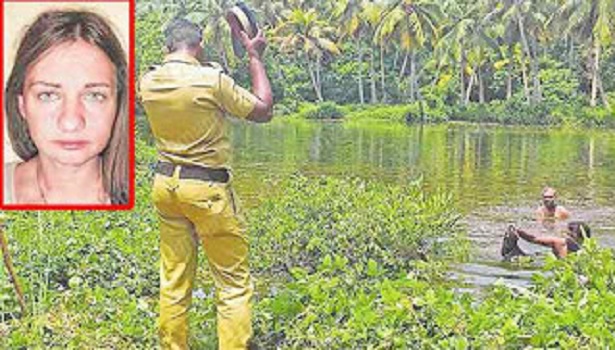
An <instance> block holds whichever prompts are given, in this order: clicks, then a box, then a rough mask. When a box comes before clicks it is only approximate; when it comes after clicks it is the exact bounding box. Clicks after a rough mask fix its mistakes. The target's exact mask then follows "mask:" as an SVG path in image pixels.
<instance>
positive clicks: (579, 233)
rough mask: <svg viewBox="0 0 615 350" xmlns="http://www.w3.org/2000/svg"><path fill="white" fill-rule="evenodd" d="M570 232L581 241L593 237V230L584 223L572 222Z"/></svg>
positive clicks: (569, 227) (569, 225) (569, 226)
mask: <svg viewBox="0 0 615 350" xmlns="http://www.w3.org/2000/svg"><path fill="white" fill-rule="evenodd" d="M568 230H570V232H572V233H574V235H575V236H576V237H577V238H579V239H581V240H582V239H584V238H590V237H591V236H592V234H591V229H590V228H589V225H587V224H586V223H585V222H583V221H571V222H569V223H568Z"/></svg>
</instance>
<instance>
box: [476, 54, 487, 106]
mask: <svg viewBox="0 0 615 350" xmlns="http://www.w3.org/2000/svg"><path fill="white" fill-rule="evenodd" d="M481 70H482V67H481V65H480V64H479V65H478V71H477V76H478V102H480V103H485V84H484V83H485V82H484V81H483V74H482V72H481Z"/></svg>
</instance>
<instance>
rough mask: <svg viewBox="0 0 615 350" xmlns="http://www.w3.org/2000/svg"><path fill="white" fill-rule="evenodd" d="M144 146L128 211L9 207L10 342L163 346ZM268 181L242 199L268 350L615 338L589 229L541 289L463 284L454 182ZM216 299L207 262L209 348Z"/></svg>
mask: <svg viewBox="0 0 615 350" xmlns="http://www.w3.org/2000/svg"><path fill="white" fill-rule="evenodd" d="M137 149H139V150H140V151H139V156H138V157H137V161H138V168H137V175H138V176H137V179H138V181H137V191H138V196H137V198H138V201H137V205H136V208H135V210H134V211H132V212H10V213H7V216H8V225H7V231H8V233H9V236H10V242H11V250H12V251H13V254H14V260H15V265H16V268H17V272H18V274H19V276H20V277H21V281H22V283H23V284H24V286H25V289H26V293H27V297H28V302H27V304H28V315H20V314H19V310H18V308H17V306H16V302H15V299H14V297H13V296H12V293H10V288H9V286H8V283H6V282H2V286H0V287H1V289H0V290H2V292H3V294H2V298H1V299H0V302H1V303H2V304H0V305H2V306H3V307H2V311H1V312H0V333H1V335H2V336H1V337H0V339H1V340H0V347H2V348H10V349H21V348H34V349H37V348H58V347H65V348H101V347H102V348H122V349H132V348H135V349H138V348H154V347H156V344H157V332H156V317H157V312H158V311H157V299H158V257H159V254H158V247H157V246H158V244H157V242H158V239H157V237H158V229H157V222H156V219H155V214H154V211H153V210H152V208H151V207H150V204H149V201H148V198H149V182H150V181H151V177H152V172H151V168H150V167H149V166H148V165H147V164H149V163H151V162H152V161H154V152H153V148H151V147H150V146H147V145H146V144H145V143H144V142H142V141H139V144H138V147H137ZM276 181H278V180H276ZM272 187H273V188H275V189H276V190H275V191H274V192H275V193H271V194H270V195H269V196H266V197H264V198H263V199H262V202H261V203H260V204H259V205H258V207H253V208H248V209H247V210H246V216H247V218H248V220H249V221H248V222H249V226H248V227H249V236H250V240H251V246H252V259H251V261H252V269H253V271H254V275H255V277H256V294H255V300H254V328H255V339H254V341H255V343H256V344H257V345H259V346H260V347H261V348H263V349H271V348H283V349H299V348H318V349H324V348H333V349H341V348H356V347H366V346H367V347H369V346H373V347H393V348H397V347H400V348H407V347H416V346H419V347H423V348H467V347H485V348H493V347H511V348H523V347H527V346H534V347H557V348H568V349H578V348H584V347H585V348H596V347H605V346H609V345H615V338H614V337H613V334H615V328H614V325H615V322H613V321H614V320H615V313H614V312H613V308H612V307H611V305H612V304H613V302H614V301H615V264H614V263H613V253H612V251H611V250H609V249H600V248H597V247H596V246H595V242H593V241H590V242H589V243H588V245H587V247H586V249H584V251H583V252H581V253H579V254H577V255H572V256H570V257H569V258H567V259H565V260H561V261H558V260H555V259H547V263H546V265H545V267H544V271H543V272H542V273H539V274H537V275H536V276H535V278H534V284H533V286H532V287H530V288H527V289H525V288H519V287H513V288H511V287H508V286H504V285H498V284H496V285H494V286H492V287H491V288H489V289H487V290H483V291H482V292H481V293H477V291H474V292H470V293H468V292H467V290H466V292H464V291H463V289H461V288H460V287H463V284H461V285H460V284H459V283H458V282H455V281H451V280H450V279H449V278H448V276H447V274H446V271H447V267H448V264H449V263H450V262H453V261H460V260H463V259H464V257H465V256H467V254H468V253H469V252H470V249H471V248H470V247H469V246H468V243H467V240H466V238H465V234H464V227H463V226H462V225H461V223H460V221H459V218H460V216H459V214H458V212H457V210H456V209H455V205H454V203H453V202H452V200H451V197H450V196H449V195H448V194H446V193H444V192H435V193H431V194H427V193H425V192H424V191H423V189H422V183H421V181H420V180H417V181H415V182H411V183H409V184H407V185H403V186H402V185H392V184H382V183H379V182H374V181H367V180H359V179H344V178H332V177H312V178H306V177H303V176H301V175H295V176H292V177H291V178H289V179H286V180H280V181H279V182H278V183H276V184H275V186H272ZM201 261H202V262H201V264H202V265H205V262H204V260H201ZM3 277H4V276H3ZM3 281H6V280H5V279H3ZM213 296H214V287H213V283H212V281H211V279H210V278H209V277H208V272H207V269H206V268H205V266H202V269H201V270H200V272H199V276H198V280H197V283H196V286H195V291H194V308H193V309H192V312H191V325H192V327H193V328H192V329H193V332H192V334H191V344H192V346H193V347H195V348H198V349H214V348H215V346H216V345H215V344H216V341H215V338H216V335H215V308H214V303H213Z"/></svg>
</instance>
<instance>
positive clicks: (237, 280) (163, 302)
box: [152, 166, 253, 350]
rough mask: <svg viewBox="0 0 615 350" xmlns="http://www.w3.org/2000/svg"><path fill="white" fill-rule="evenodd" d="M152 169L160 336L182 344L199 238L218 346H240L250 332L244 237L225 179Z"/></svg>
mask: <svg viewBox="0 0 615 350" xmlns="http://www.w3.org/2000/svg"><path fill="white" fill-rule="evenodd" d="M179 170H180V166H177V167H176V168H175V170H174V173H173V175H172V176H171V177H168V176H164V175H160V174H156V176H155V178H154V186H153V191H152V198H153V202H154V205H155V207H156V209H157V212H158V217H159V219H160V255H161V267H160V319H159V322H160V340H161V344H162V348H163V349H188V309H189V308H190V303H191V298H192V288H193V285H194V278H195V274H196V268H197V247H198V244H197V243H198V241H200V242H201V244H202V246H203V249H204V251H205V255H206V257H207V260H208V263H209V267H210V270H211V272H212V275H213V279H214V283H215V286H216V308H217V322H218V343H219V349H222V350H226V349H246V348H247V346H248V342H249V339H250V338H251V336H252V325H251V319H250V318H251V315H250V314H251V311H250V299H251V297H252V293H253V285H252V280H251V277H250V271H249V267H248V242H247V239H246V236H245V229H244V224H243V220H242V218H241V216H240V213H239V212H238V208H237V204H236V201H235V196H234V194H233V191H232V189H231V187H230V184H223V183H215V182H208V181H202V180H193V179H180V178H179Z"/></svg>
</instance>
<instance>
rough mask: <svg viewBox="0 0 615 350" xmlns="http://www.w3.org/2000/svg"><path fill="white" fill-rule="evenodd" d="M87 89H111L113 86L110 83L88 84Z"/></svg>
mask: <svg viewBox="0 0 615 350" xmlns="http://www.w3.org/2000/svg"><path fill="white" fill-rule="evenodd" d="M85 87H86V88H93V87H106V88H111V84H108V83H87V84H85Z"/></svg>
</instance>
